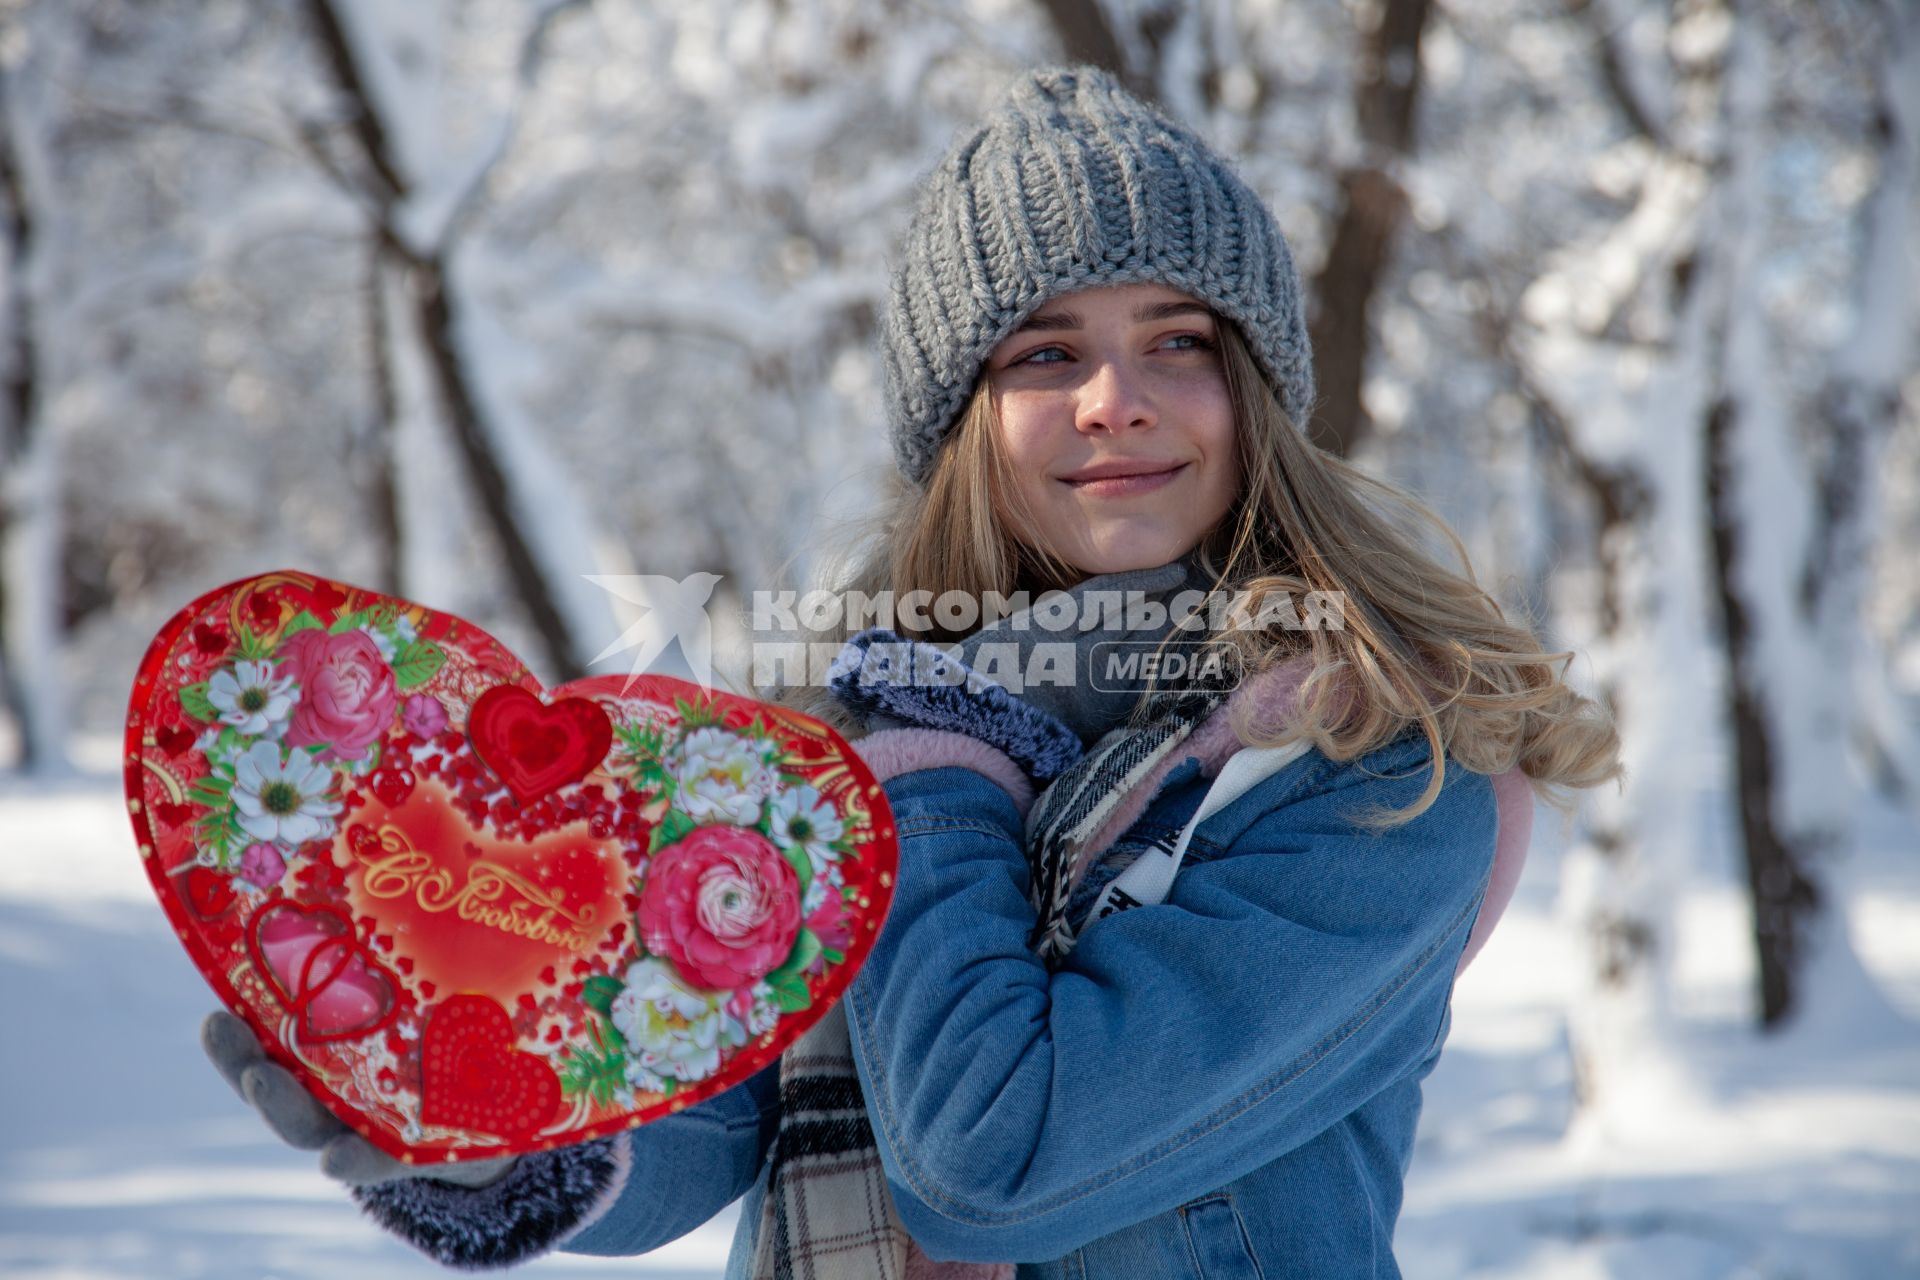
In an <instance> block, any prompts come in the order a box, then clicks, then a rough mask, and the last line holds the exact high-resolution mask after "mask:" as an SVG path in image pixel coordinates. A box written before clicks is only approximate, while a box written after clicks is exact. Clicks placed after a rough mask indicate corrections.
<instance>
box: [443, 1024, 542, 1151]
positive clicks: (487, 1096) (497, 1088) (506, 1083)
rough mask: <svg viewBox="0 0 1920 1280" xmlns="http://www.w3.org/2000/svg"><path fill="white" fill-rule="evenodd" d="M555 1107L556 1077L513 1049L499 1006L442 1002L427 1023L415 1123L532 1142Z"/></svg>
mask: <svg viewBox="0 0 1920 1280" xmlns="http://www.w3.org/2000/svg"><path fill="white" fill-rule="evenodd" d="M559 1107H560V1077H559V1076H557V1075H555V1074H554V1070H553V1068H552V1067H551V1066H549V1065H548V1064H547V1060H546V1059H545V1058H542V1057H540V1056H539V1055H537V1054H532V1053H524V1052H522V1051H520V1050H519V1049H516V1048H514V1047H513V1023H512V1021H511V1020H510V1019H509V1018H508V1017H507V1011H506V1010H505V1009H502V1008H501V1007H500V1002H499V1001H497V1000H491V999H488V998H487V997H486V996H476V995H457V996H448V997H447V998H446V999H445V1000H443V1001H441V1002H440V1004H439V1005H438V1006H437V1007H435V1008H434V1009H433V1011H432V1012H431V1013H430V1014H429V1015H428V1017H427V1025H426V1031H425V1032H424V1034H423V1035H422V1037H421V1047H420V1119H421V1121H422V1122H423V1123H426V1124H438V1125H452V1126H455V1127H457V1128H463V1129H478V1130H480V1131H481V1132H482V1133H492V1134H498V1135H499V1136H500V1137H502V1138H506V1139H509V1140H513V1139H518V1138H526V1137H530V1136H531V1135H532V1134H534V1133H535V1132H537V1131H538V1130H539V1129H540V1128H541V1126H543V1125H545V1124H546V1123H547V1122H548V1121H550V1120H552V1119H553V1114H554V1112H555V1111H557V1110H558V1109H559Z"/></svg>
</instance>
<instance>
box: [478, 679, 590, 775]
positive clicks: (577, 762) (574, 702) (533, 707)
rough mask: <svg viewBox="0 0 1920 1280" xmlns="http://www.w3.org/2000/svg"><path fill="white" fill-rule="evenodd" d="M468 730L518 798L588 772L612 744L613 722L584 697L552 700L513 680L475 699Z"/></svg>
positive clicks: (480, 749) (489, 765)
mask: <svg viewBox="0 0 1920 1280" xmlns="http://www.w3.org/2000/svg"><path fill="white" fill-rule="evenodd" d="M467 736H468V738H469V739H471V740H472V742H473V750H474V754H475V755H477V756H479V757H480V759H481V760H482V761H484V762H485V763H486V766H487V767H488V768H489V769H492V770H493V771H494V773H495V774H496V775H498V776H499V778H500V781H502V782H504V783H506V784H507V790H509V791H511V792H513V796H514V799H516V800H518V801H519V802H520V803H522V804H526V803H528V802H529V801H532V800H538V799H539V798H540V797H541V796H544V795H549V794H551V793H552V792H555V791H558V790H559V789H560V788H562V787H564V786H567V785H568V784H570V783H574V782H578V781H580V779H582V778H584V777H586V776H587V772H588V770H590V769H592V768H593V767H594V766H595V765H597V764H599V763H600V761H601V760H603V759H605V758H606V754H607V748H608V747H610V746H612V745H613V722H612V721H611V720H609V719H607V713H606V712H605V711H603V710H601V708H600V705H599V704H598V703H595V702H589V701H588V700H587V699H585V698H558V699H555V700H554V701H553V702H552V703H551V704H549V703H545V702H542V701H540V699H539V698H537V697H535V696H534V695H533V694H531V693H529V692H527V691H526V690H525V689H522V688H520V687H519V686H518V685H510V684H503V685H495V686H494V687H493V688H491V689H489V690H487V691H486V692H485V693H483V694H481V695H480V696H479V697H478V698H476V699H474V702H473V710H472V711H471V712H470V713H469V714H468V717H467Z"/></svg>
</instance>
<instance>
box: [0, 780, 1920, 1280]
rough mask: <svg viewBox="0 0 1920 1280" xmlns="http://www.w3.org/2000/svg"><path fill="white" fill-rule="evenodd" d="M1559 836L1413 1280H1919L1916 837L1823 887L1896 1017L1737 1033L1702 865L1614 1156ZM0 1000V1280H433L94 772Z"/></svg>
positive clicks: (55, 823)
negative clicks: (333, 1177) (361, 1181)
mask: <svg viewBox="0 0 1920 1280" xmlns="http://www.w3.org/2000/svg"><path fill="white" fill-rule="evenodd" d="M106 750H107V760H105V761H99V763H100V764H102V765H103V766H106V765H108V764H109V762H110V760H111V744H106ZM96 758H97V757H96ZM1557 829H1558V823H1557V821H1555V820H1554V819H1553V818H1552V816H1551V815H1550V814H1547V813H1544V812H1543V814H1542V815H1541V819H1540V821H1539V822H1538V824H1537V826H1536V833H1537V839H1536V845H1535V849H1534V854H1533V857H1532V859H1531V860H1530V862H1529V864H1528V868H1527V872H1526V875H1525V876H1524V877H1523V879H1522V881H1521V885H1520V889H1519V891H1518V893H1517V894H1516V897H1515V900H1514V903H1513V906H1512V907H1511V908H1510V910H1509V912H1508V914H1507V917H1506V919H1505V920H1504V921H1503V922H1502V923H1501V926H1500V928H1499V930H1498V931H1497V932H1496V934H1495V935H1494V938H1493V940H1492V942H1490V943H1489V944H1488V947H1487V949H1486V950H1485V951H1484V952H1483V953H1482V954H1481V956H1480V957H1479V958H1478V959H1477V960H1476V961H1475V963H1474V965H1473V966H1472V968H1471V969H1469V970H1468V972H1467V973H1466V974H1465V975H1463V977H1462V978H1461V980H1460V984H1459V986H1458V988H1457V990H1456V993H1455V1003H1454V1022H1453V1029H1452V1033H1451V1036H1450V1039H1449V1042H1448V1049H1447V1052H1446V1054H1445V1056H1444V1057H1443V1058H1442V1060H1441V1063H1440V1066H1439V1068H1438V1069H1437V1070H1436V1072H1435V1073H1434V1075H1433V1076H1432V1077H1431V1078H1430V1080H1429V1083H1428V1089H1427V1103H1426V1115H1425V1119H1424V1121H1423V1125H1422V1130H1421V1139H1420V1147H1419V1149H1418V1151H1417V1153H1416V1156H1415V1160H1414V1166H1413V1173H1412V1176H1411V1178H1410V1181H1409V1185H1408V1190H1407V1201H1406V1207H1405V1211H1404V1213H1403V1215H1402V1218H1401V1224H1400V1232H1399V1236H1398V1239H1397V1241H1396V1253H1397V1255H1398V1256H1399V1259H1400V1262H1401V1265H1402V1267H1403V1269H1404V1270H1405V1272H1406V1274H1407V1276H1408V1277H1409V1280H1446V1278H1451V1277H1460V1276H1475V1277H1515V1278H1518V1277H1526V1278H1528V1280H1588V1278H1589V1277H1601V1276H1608V1277H1613V1276H1618V1277H1635V1278H1636V1280H1637V1278H1639V1277H1658V1278H1659V1280H1705V1278H1707V1277H1715V1278H1719V1277H1727V1278H1733V1277H1740V1278H1751V1280H1760V1278H1762V1277H1767V1278H1778V1280H1786V1278H1788V1277H1806V1278H1808V1280H1813V1278H1816V1277H1817V1278H1821V1280H1824V1278H1826V1277H1842V1276H1844V1277H1871V1278H1873V1280H1879V1278H1880V1277H1893V1276H1920V850H1916V849H1915V848H1913V847H1911V835H1910V833H1911V831H1912V827H1911V825H1910V824H1908V823H1906V822H1904V821H1903V820H1902V819H1901V818H1900V817H1899V816H1898V815H1896V814H1893V813H1891V812H1886V811H1873V812H1869V813H1868V814H1866V815H1865V825H1864V826H1863V831H1862V835H1863V839H1862V850H1861V852H1860V853H1859V855H1858V856H1856V857H1854V858H1853V859H1851V860H1850V861H1848V862H1846V863H1844V864H1842V865H1841V866H1839V867H1837V868H1835V869H1834V870H1833V873H1832V884H1833V889H1834V894H1835V899H1836V900H1837V901H1839V902H1842V903H1844V904H1845V908H1846V911H1847V914H1848V919H1849V921H1850V923H1851V926H1852V929H1853V931H1854V941H1855V945H1856V947H1857V948H1858V949H1859V951H1860V953H1861V955H1862V957H1863V959H1864V960H1865V961H1866V963H1867V966H1868V968H1869V970H1870V971H1871V972H1872V973H1873V975H1874V976H1875V978H1877V979H1878V980H1879V982H1880V985H1881V986H1882V988H1883V990H1884V993H1885V994H1886V996H1887V997H1888V998H1889V999H1890V1000H1891V1001H1892V1002H1893V1003H1894V1004H1895V1005H1897V1006H1898V1008H1899V1009H1900V1010H1901V1012H1902V1015H1903V1016H1904V1017H1905V1018H1907V1019H1911V1021H1905V1022H1902V1021H1900V1020H1897V1019H1879V1018H1875V1019H1872V1020H1861V1021H1860V1022H1858V1023H1855V1024H1851V1025H1849V1024H1847V1023H1846V1022H1845V1020H1841V1022H1840V1025H1841V1027H1842V1028H1843V1030H1842V1031H1841V1032H1840V1033H1834V1032H1833V1031H1831V1030H1830V1029H1829V1030H1827V1031H1823V1032H1822V1033H1821V1034H1820V1035H1818V1036H1797V1037H1795V1036H1790V1037H1783V1038H1774V1037H1765V1036H1762V1035H1760V1034H1759V1033H1757V1032H1754V1031H1752V1030H1750V1029H1749V1027H1748V1026H1747V1024H1746V1021H1745V1008H1746V1003H1747V994H1746V993H1747V989H1748V984H1749V974H1750V968H1749V962H1748V960H1747V957H1748V956H1749V954H1750V948H1749V946H1748V944H1747V941H1746V938H1745V932H1744V930H1745V916H1744V908H1743V905H1742V900H1741V897H1740V895H1739V893H1738V892H1737V889H1736V888H1735V881H1734V879H1733V876H1732V869H1731V867H1730V866H1727V867H1722V868H1720V870H1721V871H1722V872H1724V874H1723V875H1721V876H1720V877H1719V878H1718V879H1717V880H1715V881H1714V882H1711V883H1698V884H1694V885H1692V886H1690V887H1689V889H1688V892H1687V894H1686V896H1685V899H1684V902H1683V905H1682V911H1681V917H1680V918H1681V921H1682V928H1681V935H1682V940H1681V950H1680V953H1679V956H1678V957H1677V959H1678V964H1679V969H1680V975H1681V981H1680V986H1679V989H1678V991H1677V993H1676V999H1677V1009H1676V1011H1677V1012H1678V1013H1679V1014H1680V1015H1681V1017H1682V1025H1683V1031H1684V1036H1685V1040H1684V1043H1683V1045H1682V1046H1681V1047H1682V1050H1683V1052H1682V1053H1681V1054H1680V1055H1679V1062H1680V1064H1681V1066H1682V1067H1683V1070H1682V1071H1681V1072H1680V1073H1678V1074H1677V1075H1675V1074H1668V1075H1665V1076H1662V1077H1659V1078H1658V1079H1655V1078H1653V1077H1651V1076H1650V1077H1649V1078H1648V1079H1646V1080H1643V1081H1634V1082H1630V1083H1629V1084H1628V1085H1627V1086H1626V1087H1630V1088H1632V1089H1633V1090H1634V1091H1635V1093H1634V1096H1633V1099H1632V1100H1633V1101H1634V1103H1635V1107H1634V1114H1637V1115H1639V1116H1640V1117H1641V1122H1640V1123H1635V1124H1630V1125H1621V1126H1617V1127H1616V1128H1615V1129H1614V1131H1611V1132H1605V1133H1602V1132H1597V1131H1595V1129H1594V1128H1593V1127H1592V1126H1587V1125H1582V1124H1578V1123H1570V1121H1571V1119H1572V1117H1573V1107H1572V1079H1571V1073H1570V1069H1569V1065H1568V1058H1567V1054H1566V1051H1565V1030H1564V1026H1565V1020H1564V1017H1563V1010H1564V1009H1565V1008H1566V1007H1567V1004H1568V1001H1569V1000H1570V999H1571V998H1572V993H1573V992H1574V990H1575V989H1576V979H1577V976H1578V973H1579V967H1578V966H1579V943H1578V937H1577V934H1576V932H1575V931H1574V930H1573V929H1571V928H1570V927H1569V926H1568V925H1567V924H1566V923H1565V922H1564V921H1562V920H1561V919H1560V918H1559V916H1558V914H1557V911H1556V894H1557V890H1558V885H1559V880H1560V877H1559V875H1558V869H1559V868H1558V849H1557V847H1556V844H1555V841H1556V840H1557ZM1903 833H1908V834H1903ZM1712 861H1713V859H1711V858H1703V859H1702V862H1703V864H1704V863H1710V862H1712ZM0 992H4V993H5V994H4V1005H3V1006H0V1007H3V1008H4V1010H5V1033H4V1034H3V1035H0V1094H3V1099H4V1100H0V1275H4V1276H7V1277H10V1278H12V1280H54V1278H55V1277H58V1278H60V1280H82V1278H86V1280H92V1278H94V1277H116V1278H119V1277H128V1278H136V1277H137V1278H138V1280H173V1278H176V1277H234V1278H236V1280H238V1278H241V1277H244V1278H245V1280H259V1278H260V1277H267V1276H272V1277H283V1278H288V1280H291V1278H293V1277H316V1278H320V1277H326V1278H329V1280H331V1278H332V1277H338V1276H342V1275H352V1276H354V1277H355V1278H356V1280H383V1278H384V1277H399V1276H415V1277H420V1276H429V1275H435V1274H445V1273H444V1272H441V1271H440V1270H439V1269H438V1268H436V1267H434V1266H433V1265H432V1264H431V1263H429V1262H427V1261H425V1260H424V1259H422V1258H421V1257H419V1256H418V1255H417V1254H415V1253H413V1252H412V1251H411V1250H409V1249H408V1248H406V1247H405V1246H403V1245H401V1244H399V1243H397V1242H395V1241H394V1240H392V1239H390V1238H389V1237H387V1236H385V1235H383V1234H382V1233H381V1232H379V1231H377V1230H376V1229H375V1228H373V1227H372V1226H371V1225H369V1224H368V1223H366V1222H365V1221H364V1220H362V1219H361V1218H360V1217H359V1215H358V1213H357V1211H356V1210H355V1209H354V1208H353V1206H352V1205H351V1203H350V1202H349V1201H348V1200H347V1198H346V1196H345V1194H344V1193H343V1192H342V1191H341V1190H340V1189H339V1188H337V1187H336V1186H334V1185H333V1184H332V1183H330V1182H328V1181H327V1180H326V1179H324V1178H322V1177H321V1176H320V1174H319V1173H318V1172H317V1171H316V1170H315V1169H314V1168H313V1164H312V1157H310V1156H306V1155H302V1154H300V1153H298V1152H293V1151H289V1150H287V1149H285V1148H283V1147H281V1146H280V1145H279V1144H278V1143H277V1142H276V1141H275V1140H274V1139H273V1138H272V1137H271V1136H270V1135H268V1134H267V1133H266V1131H265V1130H264V1129H263V1128H262V1127H261V1126H260V1124H259V1123H258V1122H257V1120H256V1119H255V1118H254V1117H253V1116H252V1114H251V1113H250V1112H248V1111H246V1110H245V1109H243V1107H242V1106H241V1104H240V1103H239V1102H238V1101H237V1100H236V1099H235V1098H234V1097H233V1095H232V1094H231V1093H230V1092H229V1091H228V1090H227V1088H226V1086H225V1085H224V1084H223V1083H222V1082H221V1081H220V1080H219V1078H218V1077H217V1076H216V1075H215V1074H214V1072H213V1070H212V1068H211V1067H209V1066H208V1065H207V1064H206V1062H205V1060H204V1059H203V1058H202V1057H201V1054H200V1050H199V1047H198V1044H197V1040H196V1035H197V1027H198V1024H199V1020H200V1018H201V1016H202V1015H203V1014H204V1013H205V1012H206V1011H207V1009H209V1008H211V1007H212V997H211V995H210V994H209V993H208V991H207V989H206V987H205V985H204V983H203V982H202V981H201V979H200V978H199V977H198V975H197V974H195V972H194V971H193V968H192V967H191V966H190V965H189V964H188V962H187V959H186V956H185V954H184V953H183V952H182V951H181V950H180V948H179V946H178V944H177V943H176V942H175V940H174V939H173V937H172V935H171V934H170V933H169V931H168V930H167V928H166V926H165V923H164V921H163V918H162V916H161V913H160V911H159V909H158V908H157V907H156V906H155V905H154V904H153V902H152V900H151V898H150V896H149V891H148V888H147V884H146V880H145V878H144V876H143V874H142V872H141V869H140V866H139V860H138V858H137V857H136V856H135V854H134V851H133V848H132V844H131V839H130V836H129V831H128V827H127V823H126V820H125V817H124V815H123V813H122V811H121V807H120V799H119V791H118V787H117V783H116V781H115V780H114V779H112V777H111V775H110V774H109V773H107V772H106V771H105V769H104V768H103V769H102V772H100V773H99V774H96V775H90V776H89V777H88V778H86V779H83V780H80V781H77V782H75V783H73V784H71V785H64V786H49V785H42V784H32V785H29V784H26V783H23V782H22V781H20V780H19V779H7V778H0ZM1830 1025H1831V1024H1830ZM733 1221H734V1213H733V1211H732V1210H731V1209H729V1210H728V1211H726V1212H724V1213H722V1214H721V1215H720V1216H719V1217H718V1218H716V1219H715V1220H714V1221H713V1222H711V1223H709V1224H707V1225H706V1226H705V1227H703V1228H701V1229H700V1230H698V1231H696V1232H694V1233H693V1234H692V1235H690V1236H688V1237H686V1238H684V1239H682V1240H680V1241H678V1242H676V1243H675V1244H673V1245H671V1246H669V1247H667V1248H665V1249H661V1250H659V1251H657V1252H656V1253H653V1254H651V1255H648V1256H646V1257H642V1258H629V1259H613V1260H604V1261H603V1260H597V1259H587V1258H574V1257H556V1258H550V1259H547V1260H544V1261H541V1262H539V1263H536V1264H533V1265H532V1266H530V1267H528V1268H525V1269H524V1271H523V1274H547V1275H562V1274H564V1275H572V1276H582V1277H585V1276H595V1275H605V1276H656V1277H688V1278H691V1277H717V1276H718V1275H719V1274H720V1272H721V1269H722V1266H723V1264H724V1260H725V1255H726V1248H727V1243H728V1241H729V1239H730V1238H731V1235H732V1231H733ZM1282 1274H1284V1272H1282Z"/></svg>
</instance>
